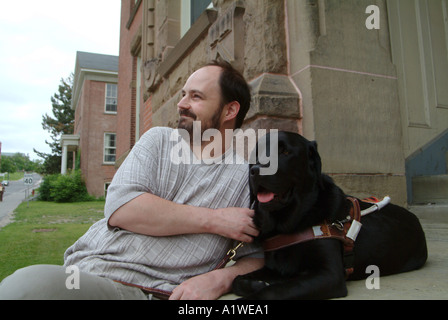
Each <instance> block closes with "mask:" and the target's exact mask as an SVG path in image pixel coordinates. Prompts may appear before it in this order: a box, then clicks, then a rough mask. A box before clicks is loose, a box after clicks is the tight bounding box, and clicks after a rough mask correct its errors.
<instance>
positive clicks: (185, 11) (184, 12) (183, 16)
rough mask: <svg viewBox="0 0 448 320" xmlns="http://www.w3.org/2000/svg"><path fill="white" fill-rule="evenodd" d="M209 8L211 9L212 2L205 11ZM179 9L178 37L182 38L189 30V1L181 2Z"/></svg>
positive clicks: (183, 0)
mask: <svg viewBox="0 0 448 320" xmlns="http://www.w3.org/2000/svg"><path fill="white" fill-rule="evenodd" d="M211 8H213V1H212V0H210V4H209V5H208V7H207V9H211ZM180 9H181V10H180V37H181V38H182V37H183V36H184V35H185V34H186V33H187V31H188V30H189V29H190V28H191V0H181V3H180Z"/></svg>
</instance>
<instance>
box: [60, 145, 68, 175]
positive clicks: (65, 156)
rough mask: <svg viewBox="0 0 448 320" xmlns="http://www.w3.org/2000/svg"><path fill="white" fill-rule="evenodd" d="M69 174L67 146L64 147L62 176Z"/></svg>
mask: <svg viewBox="0 0 448 320" xmlns="http://www.w3.org/2000/svg"><path fill="white" fill-rule="evenodd" d="M66 173H67V146H66V145H63V146H62V160H61V174H66Z"/></svg>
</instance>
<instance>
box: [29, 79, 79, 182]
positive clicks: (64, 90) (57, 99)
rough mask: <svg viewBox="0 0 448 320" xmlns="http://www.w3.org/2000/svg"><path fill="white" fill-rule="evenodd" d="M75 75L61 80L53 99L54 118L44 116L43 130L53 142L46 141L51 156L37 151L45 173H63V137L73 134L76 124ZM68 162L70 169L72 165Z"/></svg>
mask: <svg viewBox="0 0 448 320" xmlns="http://www.w3.org/2000/svg"><path fill="white" fill-rule="evenodd" d="M73 77H74V76H73V73H72V74H71V75H70V76H69V77H68V78H67V79H61V84H60V85H59V88H58V92H57V93H55V94H54V95H53V97H51V104H52V113H53V115H52V116H49V115H48V114H45V115H43V116H42V128H43V129H44V130H47V131H48V132H49V133H50V135H51V139H52V140H53V141H52V142H48V141H45V143H46V144H48V145H49V146H50V148H51V152H52V153H51V154H48V153H44V152H40V151H37V150H36V149H34V152H36V153H37V155H38V156H39V157H41V158H42V159H44V164H43V171H42V172H43V173H46V174H54V173H58V172H60V171H61V155H62V148H61V144H60V139H61V135H63V134H73V130H74V124H75V110H73V109H72V107H71V102H72V88H73ZM70 161H71V160H70V159H69V162H68V166H69V167H70V166H71V165H72V164H71V163H70Z"/></svg>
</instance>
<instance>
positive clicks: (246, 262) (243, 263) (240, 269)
mask: <svg viewBox="0 0 448 320" xmlns="http://www.w3.org/2000/svg"><path fill="white" fill-rule="evenodd" d="M263 264H264V259H260V258H249V257H246V258H241V259H239V260H238V261H237V262H235V264H234V265H232V266H230V267H226V268H222V269H217V270H213V271H211V272H208V273H204V274H201V275H199V276H196V277H193V278H190V279H188V280H187V281H185V282H183V283H181V284H180V285H179V286H177V287H176V288H175V289H174V290H173V293H172V294H171V296H170V300H215V299H218V298H219V297H221V296H222V295H224V294H226V293H229V292H230V291H231V289H232V282H233V280H234V279H235V278H236V277H237V276H239V275H243V274H246V273H249V272H252V271H255V270H258V269H260V268H262V267H263Z"/></svg>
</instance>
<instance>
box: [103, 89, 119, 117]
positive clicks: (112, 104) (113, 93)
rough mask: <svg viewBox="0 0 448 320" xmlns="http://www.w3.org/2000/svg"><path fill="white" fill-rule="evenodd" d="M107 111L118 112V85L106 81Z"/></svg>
mask: <svg viewBox="0 0 448 320" xmlns="http://www.w3.org/2000/svg"><path fill="white" fill-rule="evenodd" d="M105 112H106V113H117V85H116V84H113V83H106V108H105Z"/></svg>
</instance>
